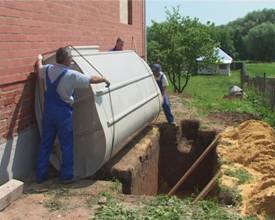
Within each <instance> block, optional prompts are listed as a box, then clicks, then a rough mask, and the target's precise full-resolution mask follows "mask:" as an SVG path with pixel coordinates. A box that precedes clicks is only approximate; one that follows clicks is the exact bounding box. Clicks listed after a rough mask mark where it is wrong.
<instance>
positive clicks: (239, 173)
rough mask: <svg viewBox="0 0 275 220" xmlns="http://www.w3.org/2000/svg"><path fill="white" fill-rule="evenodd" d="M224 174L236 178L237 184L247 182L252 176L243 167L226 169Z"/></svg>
mask: <svg viewBox="0 0 275 220" xmlns="http://www.w3.org/2000/svg"><path fill="white" fill-rule="evenodd" d="M224 174H225V175H227V176H231V177H235V178H237V179H238V183H239V184H244V183H249V182H250V180H251V179H252V176H251V175H250V174H249V173H248V172H247V171H246V170H245V169H234V170H232V169H228V170H226V171H225V172H224Z"/></svg>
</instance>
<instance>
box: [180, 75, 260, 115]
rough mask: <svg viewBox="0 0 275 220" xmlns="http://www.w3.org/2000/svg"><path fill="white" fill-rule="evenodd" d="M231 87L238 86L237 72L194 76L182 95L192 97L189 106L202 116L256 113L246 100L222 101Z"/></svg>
mask: <svg viewBox="0 0 275 220" xmlns="http://www.w3.org/2000/svg"><path fill="white" fill-rule="evenodd" d="M232 85H238V86H239V85H240V73H239V71H234V72H232V74H231V76H221V75H196V76H192V78H191V79H190V81H189V83H188V85H187V87H186V89H185V90H184V93H185V94H186V95H188V96H191V97H192V101H191V104H193V105H194V106H195V107H197V108H198V110H199V111H200V113H202V114H208V113H209V112H216V111H222V112H248V113H252V114H254V113H256V111H255V109H254V107H253V105H252V103H251V102H250V101H248V100H245V99H243V100H240V99H231V100H230V99H224V96H226V95H228V92H229V87H230V86H232Z"/></svg>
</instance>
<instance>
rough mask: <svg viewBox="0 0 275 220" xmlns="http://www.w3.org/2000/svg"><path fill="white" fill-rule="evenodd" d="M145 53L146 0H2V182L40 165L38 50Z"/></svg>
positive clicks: (0, 10)
mask: <svg viewBox="0 0 275 220" xmlns="http://www.w3.org/2000/svg"><path fill="white" fill-rule="evenodd" d="M117 37H121V38H122V39H123V40H124V42H125V43H124V48H125V49H135V50H136V51H137V53H138V54H139V55H140V56H141V57H144V56H145V53H146V51H145V0H105V1H102V0H90V1H73V0H72V1H54V0H51V1H43V0H41V1H15V0H12V1H0V57H1V60H0V184H1V183H3V182H5V181H6V180H8V179H9V178H12V177H15V178H21V177H25V176H29V175H30V174H31V173H32V171H33V170H34V166H35V162H36V154H37V149H38V146H39V135H38V131H37V128H36V122H35V113H34V88H35V82H36V75H35V74H34V73H32V72H33V64H34V62H35V60H36V57H37V54H39V53H43V52H46V51H51V50H53V49H56V48H58V47H61V46H65V45H68V44H72V45H98V46H99V49H100V50H108V49H110V48H112V47H113V46H114V43H115V40H116V38H117Z"/></svg>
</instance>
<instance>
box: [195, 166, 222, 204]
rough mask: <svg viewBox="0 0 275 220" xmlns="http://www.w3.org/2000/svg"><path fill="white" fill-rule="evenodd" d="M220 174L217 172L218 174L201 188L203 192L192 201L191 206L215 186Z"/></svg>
mask: <svg viewBox="0 0 275 220" xmlns="http://www.w3.org/2000/svg"><path fill="white" fill-rule="evenodd" d="M221 174H222V172H221V171H220V170H219V172H218V173H217V174H216V175H215V176H214V177H213V178H212V179H211V180H210V182H209V183H208V184H207V185H206V186H205V187H204V188H203V190H202V191H201V192H200V194H199V195H198V196H197V197H196V198H195V200H194V201H193V204H195V203H196V202H198V201H199V200H200V199H203V198H204V197H205V196H206V195H207V194H208V193H209V192H210V191H211V190H212V189H213V187H214V186H215V184H216V181H217V179H218V178H219V177H220V175H221Z"/></svg>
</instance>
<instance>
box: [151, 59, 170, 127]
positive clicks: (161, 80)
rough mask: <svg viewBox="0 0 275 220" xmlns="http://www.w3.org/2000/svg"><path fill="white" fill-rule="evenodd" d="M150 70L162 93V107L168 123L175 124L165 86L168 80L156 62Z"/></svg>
mask: <svg viewBox="0 0 275 220" xmlns="http://www.w3.org/2000/svg"><path fill="white" fill-rule="evenodd" d="M152 71H153V74H154V76H155V79H156V81H157V84H158V86H159V89H160V91H161V94H162V98H163V102H162V108H163V111H164V114H165V116H166V119H167V121H168V123H169V124H175V119H174V116H173V114H172V111H171V107H170V102H169V98H168V94H167V92H166V87H167V86H168V80H167V78H166V76H165V74H164V73H163V72H161V67H160V65H159V64H157V63H155V64H153V65H152Z"/></svg>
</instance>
